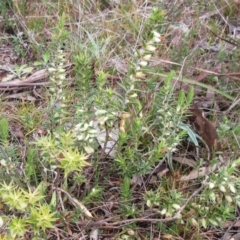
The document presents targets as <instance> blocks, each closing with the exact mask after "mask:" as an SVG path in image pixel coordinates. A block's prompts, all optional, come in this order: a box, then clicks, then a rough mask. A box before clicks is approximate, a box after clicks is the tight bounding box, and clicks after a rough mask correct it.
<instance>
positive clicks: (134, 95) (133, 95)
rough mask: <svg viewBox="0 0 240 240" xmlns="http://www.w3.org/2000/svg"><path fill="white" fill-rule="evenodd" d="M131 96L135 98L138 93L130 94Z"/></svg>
mask: <svg viewBox="0 0 240 240" xmlns="http://www.w3.org/2000/svg"><path fill="white" fill-rule="evenodd" d="M129 97H130V98H135V97H137V94H136V93H134V94H132V95H130V96H129Z"/></svg>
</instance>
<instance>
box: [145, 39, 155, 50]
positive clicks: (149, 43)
mask: <svg viewBox="0 0 240 240" xmlns="http://www.w3.org/2000/svg"><path fill="white" fill-rule="evenodd" d="M153 44H154V41H153V40H150V41H148V42H147V43H146V45H147V46H148V45H153ZM146 50H147V49H146Z"/></svg>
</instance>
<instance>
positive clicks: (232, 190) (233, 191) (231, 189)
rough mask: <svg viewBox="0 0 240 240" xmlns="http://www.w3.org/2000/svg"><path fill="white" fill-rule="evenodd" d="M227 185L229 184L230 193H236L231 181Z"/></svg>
mask: <svg viewBox="0 0 240 240" xmlns="http://www.w3.org/2000/svg"><path fill="white" fill-rule="evenodd" d="M228 186H229V188H230V191H231V192H232V193H236V189H235V187H234V186H233V185H232V184H231V183H229V184H228Z"/></svg>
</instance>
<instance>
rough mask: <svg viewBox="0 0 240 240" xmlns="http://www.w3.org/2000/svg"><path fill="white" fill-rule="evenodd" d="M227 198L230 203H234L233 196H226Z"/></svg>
mask: <svg viewBox="0 0 240 240" xmlns="http://www.w3.org/2000/svg"><path fill="white" fill-rule="evenodd" d="M225 198H226V200H227V201H228V202H229V203H232V202H233V200H232V198H231V196H229V195H226V196H225Z"/></svg>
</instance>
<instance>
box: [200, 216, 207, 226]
mask: <svg viewBox="0 0 240 240" xmlns="http://www.w3.org/2000/svg"><path fill="white" fill-rule="evenodd" d="M200 222H201V224H202V226H203V227H204V228H207V221H206V219H204V218H202V219H201V220H200Z"/></svg>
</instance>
